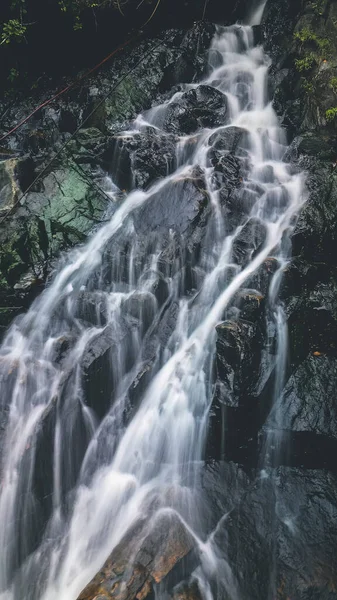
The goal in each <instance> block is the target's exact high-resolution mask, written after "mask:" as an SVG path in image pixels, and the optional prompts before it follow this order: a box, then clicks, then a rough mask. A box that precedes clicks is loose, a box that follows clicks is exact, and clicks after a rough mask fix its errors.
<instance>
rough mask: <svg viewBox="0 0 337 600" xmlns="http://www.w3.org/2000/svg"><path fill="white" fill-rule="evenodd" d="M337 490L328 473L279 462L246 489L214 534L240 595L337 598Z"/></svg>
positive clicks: (301, 599) (251, 597)
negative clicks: (336, 550)
mask: <svg viewBox="0 0 337 600" xmlns="http://www.w3.org/2000/svg"><path fill="white" fill-rule="evenodd" d="M336 490H337V486H336V479H335V477H334V476H332V475H330V474H329V473H326V472H322V471H310V470H309V471H308V470H301V469H285V468H280V469H278V470H276V471H275V472H271V478H269V479H261V480H260V481H257V482H256V484H255V486H254V487H252V489H251V490H250V491H249V492H248V493H246V494H245V496H244V497H243V498H242V500H241V502H240V504H239V505H238V506H237V507H236V508H235V509H234V510H233V511H232V512H231V513H230V515H229V516H228V518H227V519H225V520H224V521H223V522H222V525H221V527H219V528H218V530H217V532H216V534H215V542H216V544H217V547H218V550H219V553H220V555H221V556H222V557H223V558H224V559H225V560H226V561H227V562H228V564H229V567H230V568H231V569H232V575H233V579H234V583H233V585H234V586H235V587H234V589H238V590H239V593H240V598H242V600H255V599H256V600H258V599H260V598H268V597H273V598H274V597H275V598H280V599H281V598H282V599H286V598H291V597H293V598H296V600H297V599H298V600H307V598H312V599H313V600H322V599H323V600H331V599H335V598H337V594H336V592H335V589H336V583H337V581H336V572H335V569H334V558H333V557H334V547H335V544H336V536H337V495H336ZM218 594H219V596H218V597H221V594H220V592H219V591H218Z"/></svg>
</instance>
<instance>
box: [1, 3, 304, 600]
mask: <svg viewBox="0 0 337 600" xmlns="http://www.w3.org/2000/svg"><path fill="white" fill-rule="evenodd" d="M263 7H264V3H262V4H261V5H259V6H258V8H257V11H256V13H255V14H254V15H253V17H251V22H252V23H253V24H255V23H256V22H258V21H259V20H260V18H261V15H262V10H263ZM209 64H210V67H209V74H208V75H207V77H206V78H205V79H204V80H203V81H202V82H201V83H202V84H203V85H207V86H212V87H214V88H216V89H217V90H219V91H220V92H222V93H223V94H224V95H225V96H226V97H227V101H228V111H229V117H228V116H227V119H226V122H224V123H223V124H222V125H221V126H220V127H217V128H216V129H204V130H200V131H198V132H197V134H193V135H191V136H184V137H180V139H179V141H178V143H177V153H176V169H175V171H174V172H173V173H169V174H168V175H167V177H166V178H164V179H163V180H160V181H158V182H156V183H155V184H154V185H152V187H151V188H150V189H148V190H147V191H139V190H135V191H133V192H131V193H130V194H129V195H128V196H127V198H126V199H125V200H124V201H123V203H122V204H120V205H119V206H118V208H117V209H116V211H115V212H114V214H113V216H112V217H111V219H110V220H109V222H108V223H106V224H105V225H104V226H103V227H102V228H101V229H99V230H98V231H97V233H95V235H94V236H93V237H92V238H91V239H90V240H89V242H88V243H87V245H86V246H84V247H82V248H79V249H77V250H75V251H74V252H72V253H71V254H70V255H69V257H68V261H67V263H66V264H65V266H63V267H62V268H61V269H60V270H59V272H58V273H57V274H56V276H55V277H54V280H53V281H52V283H51V284H50V285H49V286H48V287H47V289H46V290H45V291H44V292H43V293H42V295H41V296H40V297H39V298H38V299H37V300H36V301H35V302H34V304H33V305H32V307H31V308H30V310H29V311H28V313H27V314H26V315H25V316H23V317H22V318H21V319H19V320H17V321H16V322H15V323H14V324H13V325H12V326H11V328H10V329H9V331H8V333H7V335H6V337H5V340H4V342H3V344H2V346H1V350H0V368H1V374H2V377H1V379H0V387H1V392H0V394H1V402H2V403H3V406H6V407H9V408H8V421H7V426H6V431H5V435H4V441H3V447H2V467H1V490H0V523H1V528H0V546H1V549H2V551H1V554H0V591H1V594H0V598H1V599H2V600H76V598H77V596H78V594H79V593H80V591H81V590H82V589H83V587H84V586H85V585H86V584H87V583H88V582H89V581H90V579H91V578H92V577H93V576H94V575H95V573H96V572H97V571H98V570H99V569H100V567H101V566H102V564H103V563H104V561H105V559H106V558H107V556H108V555H109V554H110V553H111V551H112V549H113V548H114V547H115V546H116V545H117V544H118V543H119V542H120V540H121V539H122V538H123V536H124V535H125V533H126V532H127V531H128V530H129V529H130V527H131V526H132V525H133V524H135V523H136V522H137V521H138V520H139V519H140V518H142V517H145V518H147V519H148V520H149V527H150V523H151V520H153V519H155V518H156V515H158V514H160V513H161V511H167V510H169V511H173V512H174V513H175V514H178V515H179V518H180V519H181V520H182V521H183V522H184V523H185V524H186V527H187V528H188V530H189V531H190V532H191V534H192V536H193V537H194V539H195V540H196V543H197V547H198V548H199V552H200V561H201V566H200V567H198V570H197V572H196V573H195V577H196V578H197V580H198V582H199V587H200V590H201V592H202V594H203V596H204V598H205V599H209V598H213V597H214V596H213V594H212V592H211V588H210V586H209V584H208V581H209V578H210V577H211V574H212V573H213V574H214V572H216V573H217V577H218V578H223V579H224V586H225V588H226V590H227V593H228V594H229V597H230V598H232V599H233V600H235V599H238V600H239V599H240V592H239V590H238V589H237V588H236V585H235V582H234V581H233V578H232V577H231V575H230V573H229V572H228V570H226V569H225V568H224V565H223V564H220V563H219V559H218V553H217V549H216V547H215V541H214V536H212V535H210V536H209V535H208V536H205V533H204V532H203V526H202V517H201V515H200V512H199V511H198V510H197V508H196V505H197V504H198V503H197V502H196V492H195V486H196V479H197V477H198V470H199V469H201V468H202V461H203V457H204V449H205V441H206V438H207V427H208V415H209V411H210V407H211V405H212V398H213V393H214V384H213V379H212V369H213V363H214V353H215V340H216V330H215V327H216V325H217V324H218V323H219V322H220V321H221V320H222V318H223V315H224V314H225V311H226V309H227V307H228V306H229V305H230V303H231V301H232V300H233V298H234V296H235V294H237V292H238V291H239V290H240V289H242V288H244V287H245V285H246V282H248V281H249V279H250V277H251V275H252V274H253V273H255V272H256V271H257V270H258V268H259V267H260V266H261V265H262V264H263V263H264V261H265V260H266V259H267V258H269V257H273V258H274V259H275V260H276V261H278V265H279V268H278V269H277V271H276V273H275V275H274V277H273V279H272V283H271V286H270V293H269V303H270V307H271V311H272V313H273V314H274V319H275V328H276V329H277V330H278V353H277V358H276V369H277V375H276V384H275V395H277V394H279V393H280V390H281V388H282V372H283V371H284V361H285V353H286V341H287V335H286V329H285V328H286V325H285V320H284V317H283V313H282V307H281V306H280V304H279V302H278V287H279V279H280V276H281V273H282V269H283V268H284V267H285V265H286V262H287V260H288V259H289V256H288V251H289V244H288V243H287V240H288V239H289V236H290V234H291V232H292V229H293V227H294V225H295V222H296V215H298V213H299V210H300V208H301V205H302V203H303V202H304V192H303V176H302V175H301V174H294V173H293V171H292V169H291V166H290V165H289V164H287V163H286V162H283V156H284V154H285V150H286V139H285V135H284V133H283V131H282V129H281V128H280V126H279V123H278V119H277V116H276V114H275V113H274V110H273V108H272V105H271V103H270V101H269V99H268V94H267V78H268V67H269V64H270V62H269V59H268V57H267V56H266V54H265V52H264V50H263V48H262V47H261V46H256V45H255V44H254V36H253V30H252V28H251V26H249V25H234V26H231V27H227V28H224V27H218V29H217V33H216V35H215V37H214V39H213V42H212V46H211V49H210V53H209ZM195 87H196V84H193V85H190V86H185V87H184V91H186V90H187V89H192V88H195ZM182 93H183V92H176V93H175V94H174V96H173V97H172V98H171V100H170V101H168V102H167V103H165V104H162V105H160V106H159V107H158V106H157V107H154V108H153V109H151V110H149V111H147V112H145V113H144V114H143V115H140V116H139V117H138V118H137V119H136V120H135V121H134V123H133V124H132V126H131V127H130V130H129V131H128V132H124V133H123V135H124V136H125V135H127V136H132V135H139V134H140V133H141V132H142V131H143V129H144V128H145V129H146V128H147V127H153V128H156V129H157V130H160V129H161V124H162V122H163V119H164V118H165V115H166V113H167V111H168V110H169V106H170V103H172V102H173V100H174V101H177V100H179V97H180V96H181V95H182ZM233 126H235V127H238V128H241V129H243V130H244V132H245V136H244V138H243V139H244V141H243V142H242V143H241V147H240V152H241V158H242V161H244V164H245V165H246V171H245V173H246V175H245V178H244V181H243V184H242V197H248V196H249V198H250V208H249V210H248V211H247V212H246V214H245V215H244V216H243V218H242V220H241V222H240V223H239V225H237V226H236V227H235V228H234V230H232V231H229V230H228V227H227V224H226V217H224V216H223V211H222V208H221V200H220V196H219V191H218V190H217V189H216V186H215V185H214V177H213V176H214V168H213V167H212V164H211V162H210V159H209V156H210V151H211V149H212V141H211V140H214V134H215V133H221V132H222V131H224V130H225V129H226V128H229V127H233ZM192 141H193V143H192V144H191V142H192ZM191 148H192V149H191ZM196 167H198V168H199V169H201V170H202V173H203V177H204V181H205V188H206V191H207V194H208V197H209V199H210V205H211V207H212V210H211V216H210V218H209V219H208V224H207V234H206V243H205V244H204V245H203V247H202V252H201V253H200V255H199V256H196V257H194V258H193V260H194V266H193V269H194V273H195V274H196V276H195V283H194V289H193V291H192V292H191V291H189V293H187V292H186V282H185V276H186V270H185V269H184V266H185V265H184V257H181V258H180V259H179V260H176V261H175V263H174V267H173V269H172V271H171V272H170V273H169V274H167V276H166V277H165V285H166V286H167V293H166V296H167V298H166V300H165V302H166V304H165V302H164V304H163V303H162V302H159V301H158V298H157V297H156V295H155V293H154V291H153V290H154V286H155V285H156V282H157V280H158V271H160V265H161V260H162V255H163V250H164V247H163V244H164V242H163V241H162V240H161V238H160V236H158V238H157V239H156V243H152V242H151V245H150V244H148V245H147V244H144V243H143V241H142V242H141V241H140V239H139V236H138V233H137V228H136V227H135V219H136V218H137V215H139V214H140V212H139V211H141V210H142V208H143V207H144V206H145V205H146V204H148V203H151V201H152V199H153V198H154V197H157V196H158V194H159V195H163V197H165V198H166V199H167V202H168V203H169V202H170V200H171V196H172V189H173V187H174V185H175V182H177V181H178V180H180V179H181V178H188V177H191V176H193V173H194V171H193V169H195V168H196ZM112 189H114V187H113V186H112ZM111 195H112V197H114V191H112V192H111ZM116 197H117V195H116ZM247 222H254V223H258V224H259V226H260V227H261V228H262V231H263V232H264V235H263V237H264V239H263V243H261V244H260V245H259V246H258V247H256V246H255V245H254V242H253V241H252V245H251V248H250V249H249V252H248V255H249V256H248V260H247V261H245V262H244V263H243V264H241V263H240V264H239V263H237V262H236V260H235V252H234V248H235V244H236V241H237V239H238V236H239V235H240V234H241V232H242V230H243V227H244V226H245V225H246V224H247ZM126 246H127V252H126V251H125V247H126ZM107 266H108V267H109V268H108V269H107ZM107 272H108V273H109V277H107ZM132 302H134V303H135V304H136V306H140V307H141V309H140V312H139V311H138V313H137V315H136V317H134V318H132V317H130V306H132ZM168 303H170V305H172V304H174V306H175V307H176V320H175V325H174V328H173V331H172V333H170V335H169V337H168V339H167V340H165V343H164V345H163V343H162V342H161V341H160V340H159V338H158V337H157V338H156V337H155V338H154V339H155V341H154V342H153V347H152V354H151V356H154V357H155V359H154V360H152V363H151V371H150V372H151V377H150V380H149V381H147V382H146V386H145V389H142V391H141V394H140V393H139V397H137V402H135V404H134V406H133V407H131V409H130V394H129V392H130V389H131V387H132V384H133V382H134V380H135V377H137V374H138V373H140V372H142V370H143V369H144V366H145V367H146V368H147V365H148V362H147V351H148V350H147V348H148V346H147V340H148V339H149V335H150V333H151V331H154V330H155V329H156V327H158V323H160V321H161V319H162V318H163V315H164V313H165V306H166V307H167V305H168ZM83 307H84V308H83ZM90 307H91V308H90ZM89 308H90V310H91V316H90V319H89V318H88V316H87V317H86V319H83V318H82V317H83V311H84V309H85V311H86V314H87V315H88V311H89ZM131 312H132V311H131ZM107 331H108V332H109V336H110V337H109V339H112V340H115V342H112V343H111V345H112V346H113V349H114V351H113V354H112V355H111V356H110V361H111V364H110V367H109V368H110V373H109V375H108V374H107V375H106V376H107V385H106V387H105V389H104V391H103V392H102V393H100V394H98V392H97V403H100V409H99V411H98V412H99V413H100V414H99V417H98V415H97V410H95V407H94V406H91V405H90V403H88V402H87V401H86V392H85V382H84V379H83V376H82V367H83V360H85V359H86V357H87V353H88V351H89V352H90V348H91V346H92V344H93V342H94V341H95V340H97V338H98V337H99V336H101V335H102V333H104V335H106V333H107ZM149 332H150V333H149ZM126 414H127V415H128V417H127V418H126ZM42 430H43V431H44V432H45V433H44V440H46V439H47V442H46V441H44V445H43V447H42V449H41V447H40V446H41V444H40V441H39V440H40V438H41V431H42ZM46 432H47V433H46ZM39 473H40V478H42V479H43V481H40V479H39ZM42 473H43V475H42ZM37 489H40V490H42V491H41V492H40V496H41V497H43V502H42V503H41V502H40V500H39V498H38V497H37V491H36V490H37ZM46 490H47V491H46ZM46 496H48V501H47V500H46ZM41 506H43V508H41ZM165 597H166V596H165V592H163V593H162V595H161V593H160V592H158V599H159V600H160V599H161V598H162V599H164V598H165ZM214 600H216V599H215V598H214Z"/></svg>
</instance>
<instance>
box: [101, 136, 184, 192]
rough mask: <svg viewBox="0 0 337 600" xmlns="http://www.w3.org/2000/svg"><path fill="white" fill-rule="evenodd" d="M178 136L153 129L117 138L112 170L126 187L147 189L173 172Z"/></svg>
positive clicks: (116, 180) (117, 182)
mask: <svg viewBox="0 0 337 600" xmlns="http://www.w3.org/2000/svg"><path fill="white" fill-rule="evenodd" d="M175 143H176V140H175V137H174V136H172V135H164V134H162V133H160V132H157V131H155V130H149V131H147V132H144V133H143V132H142V133H139V134H134V135H130V136H127V135H121V136H119V137H116V143H115V147H114V152H113V159H112V165H111V173H112V178H113V180H114V182H115V183H116V184H117V185H118V186H119V187H121V188H122V189H124V188H125V189H127V190H131V189H132V188H140V189H145V188H147V187H149V185H150V184H152V183H154V182H155V181H156V180H157V179H160V178H162V177H166V176H167V175H169V174H170V173H172V172H173V170H174V166H175V154H176V147H175Z"/></svg>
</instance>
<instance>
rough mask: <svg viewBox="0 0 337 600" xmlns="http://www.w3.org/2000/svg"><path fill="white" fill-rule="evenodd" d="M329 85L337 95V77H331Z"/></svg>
mask: <svg viewBox="0 0 337 600" xmlns="http://www.w3.org/2000/svg"><path fill="white" fill-rule="evenodd" d="M329 85H330V87H331V89H332V90H333V91H334V92H336V93H337V77H331V79H330V82H329Z"/></svg>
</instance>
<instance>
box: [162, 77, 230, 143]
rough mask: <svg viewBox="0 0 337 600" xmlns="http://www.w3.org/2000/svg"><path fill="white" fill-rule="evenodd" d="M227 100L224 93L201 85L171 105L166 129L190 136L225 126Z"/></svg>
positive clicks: (165, 125)
mask: <svg viewBox="0 0 337 600" xmlns="http://www.w3.org/2000/svg"><path fill="white" fill-rule="evenodd" d="M226 119H227V99H226V96H225V95H224V94H222V92H220V91H219V90H216V89H215V88H212V87H210V86H207V85H199V86H198V87H196V88H193V89H191V90H189V91H187V92H185V93H183V94H182V96H181V97H180V98H179V99H178V100H176V101H174V102H172V103H171V104H169V106H168V109H167V114H166V117H165V123H164V128H165V129H166V130H167V131H169V132H172V133H177V134H185V135H189V134H192V133H194V132H196V131H197V130H198V129H200V128H204V127H210V128H212V127H219V126H220V125H225V124H226Z"/></svg>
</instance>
